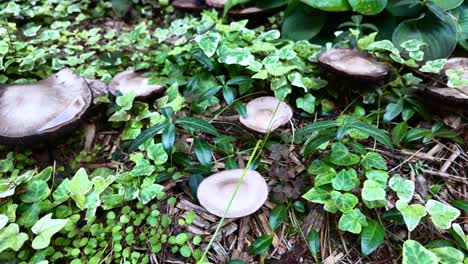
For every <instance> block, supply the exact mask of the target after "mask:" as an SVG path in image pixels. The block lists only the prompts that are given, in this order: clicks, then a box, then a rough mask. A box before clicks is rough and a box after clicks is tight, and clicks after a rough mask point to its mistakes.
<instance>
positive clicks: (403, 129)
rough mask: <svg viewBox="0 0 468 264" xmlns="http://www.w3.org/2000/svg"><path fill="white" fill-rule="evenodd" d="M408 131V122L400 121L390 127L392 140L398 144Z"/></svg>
mask: <svg viewBox="0 0 468 264" xmlns="http://www.w3.org/2000/svg"><path fill="white" fill-rule="evenodd" d="M407 133H408V124H407V123H406V122H401V123H399V124H398V125H396V126H395V127H394V128H393V129H392V141H393V144H394V145H397V146H398V145H400V142H401V141H402V140H403V139H404V138H405V137H406V134H407Z"/></svg>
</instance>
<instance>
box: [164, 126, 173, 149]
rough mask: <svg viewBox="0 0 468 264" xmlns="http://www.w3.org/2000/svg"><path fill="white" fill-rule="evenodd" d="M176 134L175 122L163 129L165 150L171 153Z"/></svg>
mask: <svg viewBox="0 0 468 264" xmlns="http://www.w3.org/2000/svg"><path fill="white" fill-rule="evenodd" d="M175 134H176V127H175V125H173V124H170V125H168V126H167V127H166V128H164V130H163V133H162V144H163V147H164V150H166V152H168V153H170V150H171V149H172V147H173V146H174V142H175Z"/></svg>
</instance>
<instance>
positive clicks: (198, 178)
mask: <svg viewBox="0 0 468 264" xmlns="http://www.w3.org/2000/svg"><path fill="white" fill-rule="evenodd" d="M203 179H205V178H203V176H202V175H201V174H193V175H190V178H189V187H190V191H191V192H192V194H193V195H194V196H197V191H198V186H199V185H200V183H201V182H202V181H203Z"/></svg>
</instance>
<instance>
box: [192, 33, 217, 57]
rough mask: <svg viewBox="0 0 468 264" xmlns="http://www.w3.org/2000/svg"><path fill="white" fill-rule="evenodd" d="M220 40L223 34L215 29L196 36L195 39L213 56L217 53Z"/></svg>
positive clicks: (204, 50)
mask: <svg viewBox="0 0 468 264" xmlns="http://www.w3.org/2000/svg"><path fill="white" fill-rule="evenodd" d="M220 40H221V35H220V34H219V33H218V32H215V31H209V32H208V33H205V34H203V35H197V36H196V37H195V41H196V42H197V43H198V45H199V46H200V48H201V49H202V50H203V52H204V53H205V54H206V56H208V57H211V56H213V55H214V54H215V52H216V49H217V48H218V43H219V41H220Z"/></svg>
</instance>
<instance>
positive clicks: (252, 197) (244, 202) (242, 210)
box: [197, 169, 268, 218]
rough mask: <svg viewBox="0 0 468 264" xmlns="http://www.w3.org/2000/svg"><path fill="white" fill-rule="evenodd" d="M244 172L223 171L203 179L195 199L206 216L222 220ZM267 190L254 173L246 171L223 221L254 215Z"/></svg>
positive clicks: (239, 170) (261, 179)
mask: <svg viewBox="0 0 468 264" xmlns="http://www.w3.org/2000/svg"><path fill="white" fill-rule="evenodd" d="M243 172H244V169H234V170H225V171H221V172H218V173H215V174H213V175H211V176H210V177H208V178H206V179H204V180H203V181H202V182H201V183H200V185H199V186H198V191H197V197H198V200H199V201H200V204H201V205H202V206H203V207H204V208H205V209H206V210H208V212H210V213H212V214H214V215H217V216H220V217H222V216H223V214H224V210H226V208H227V206H228V204H229V201H230V200H231V197H232V195H233V194H234V190H235V189H236V186H237V182H238V181H239V179H240V178H241V176H242V174H243ZM267 198H268V186H267V183H266V182H265V179H263V177H262V176H261V175H260V174H259V173H258V172H256V171H254V170H247V171H246V174H245V177H244V180H243V182H242V183H241V185H240V187H239V191H238V192H237V194H236V197H235V198H234V200H233V202H232V204H231V208H230V209H229V212H228V213H227V215H226V217H227V218H237V217H243V216H246V215H249V214H252V213H254V212H255V211H257V210H258V209H260V207H262V205H263V204H264V203H265V202H266V200H267Z"/></svg>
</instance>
